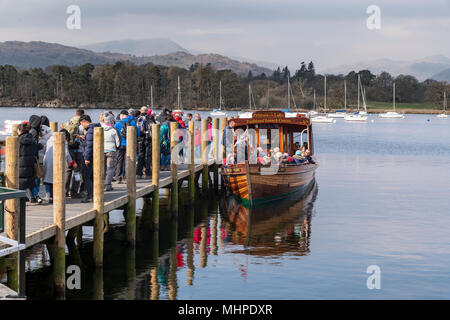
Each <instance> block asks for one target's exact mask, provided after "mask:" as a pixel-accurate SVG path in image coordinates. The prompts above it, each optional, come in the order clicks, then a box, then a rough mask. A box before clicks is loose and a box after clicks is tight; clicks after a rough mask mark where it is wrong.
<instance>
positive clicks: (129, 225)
mask: <svg viewBox="0 0 450 320" xmlns="http://www.w3.org/2000/svg"><path fill="white" fill-rule="evenodd" d="M136 144H137V134H136V127H135V126H128V127H127V151H126V176H127V177H126V178H127V196H128V204H127V209H126V210H127V211H126V215H125V216H126V218H125V220H126V221H125V222H126V233H127V241H128V244H129V245H131V246H134V245H135V244H136Z"/></svg>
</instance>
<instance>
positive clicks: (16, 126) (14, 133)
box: [11, 123, 19, 137]
mask: <svg viewBox="0 0 450 320" xmlns="http://www.w3.org/2000/svg"><path fill="white" fill-rule="evenodd" d="M18 130H19V124H17V123H15V124H13V125H12V132H11V135H12V136H13V137H16V136H18V135H19V132H18Z"/></svg>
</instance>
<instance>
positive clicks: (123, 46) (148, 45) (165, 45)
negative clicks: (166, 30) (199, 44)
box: [80, 38, 188, 56]
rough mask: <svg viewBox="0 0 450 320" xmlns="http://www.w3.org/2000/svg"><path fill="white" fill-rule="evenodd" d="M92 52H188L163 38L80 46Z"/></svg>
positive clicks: (145, 54)
mask: <svg viewBox="0 0 450 320" xmlns="http://www.w3.org/2000/svg"><path fill="white" fill-rule="evenodd" d="M80 48H82V49H87V50H91V51H94V52H100V53H102V52H117V53H123V54H132V55H136V56H153V55H165V54H169V53H174V52H188V51H187V50H186V49H184V48H183V47H181V46H180V45H179V44H178V43H176V42H174V41H172V40H169V39H164V38H157V39H143V40H115V41H108V42H101V43H93V44H90V45H86V46H81V47H80Z"/></svg>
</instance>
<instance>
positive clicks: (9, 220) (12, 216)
mask: <svg viewBox="0 0 450 320" xmlns="http://www.w3.org/2000/svg"><path fill="white" fill-rule="evenodd" d="M5 140H6V155H5V187H6V188H10V189H19V137H17V136H14V137H6V139H5ZM4 211H5V232H6V235H7V236H8V238H10V239H13V240H17V230H18V229H17V215H18V213H19V200H17V199H12V200H6V201H5V210H4Z"/></svg>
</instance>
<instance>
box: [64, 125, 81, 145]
mask: <svg viewBox="0 0 450 320" xmlns="http://www.w3.org/2000/svg"><path fill="white" fill-rule="evenodd" d="M79 127H80V124H79V123H78V122H77V121H72V120H70V121H69V123H68V124H67V126H66V127H65V129H66V130H67V131H68V132H69V134H70V140H69V147H70V148H71V149H78V147H79V146H80V142H78V141H75V137H76V136H77V135H79V134H80V131H79Z"/></svg>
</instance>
